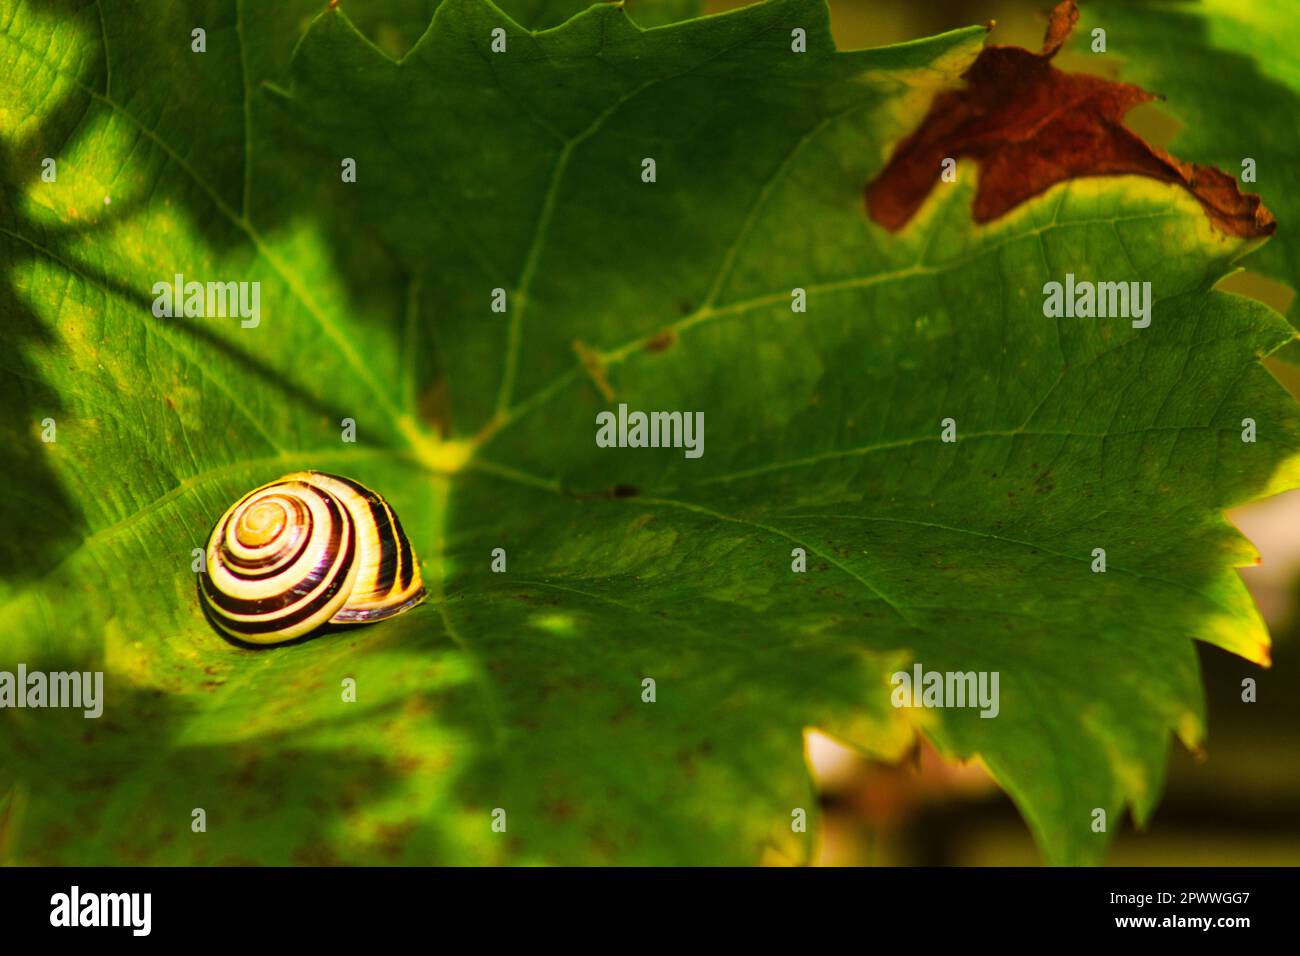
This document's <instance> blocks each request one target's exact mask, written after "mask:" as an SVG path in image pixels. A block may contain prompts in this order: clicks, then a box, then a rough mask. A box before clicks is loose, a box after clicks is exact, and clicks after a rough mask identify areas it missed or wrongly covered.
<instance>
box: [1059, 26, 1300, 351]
mask: <svg viewBox="0 0 1300 956" xmlns="http://www.w3.org/2000/svg"><path fill="white" fill-rule="evenodd" d="M1082 13H1083V20H1082V24H1081V29H1080V30H1079V32H1078V35H1077V39H1076V45H1077V46H1078V48H1079V49H1080V50H1085V51H1086V50H1090V49H1091V44H1092V37H1091V31H1092V30H1094V29H1097V28H1099V27H1100V28H1102V29H1104V30H1106V38H1107V50H1106V54H1105V57H1104V59H1106V60H1110V61H1112V62H1111V63H1109V64H1107V65H1109V66H1112V67H1113V69H1114V71H1115V72H1116V73H1118V74H1119V75H1120V76H1122V77H1123V79H1125V80H1126V81H1128V82H1130V83H1136V84H1138V85H1140V86H1143V87H1145V88H1146V89H1149V90H1152V91H1154V92H1157V93H1160V94H1162V95H1163V96H1164V97H1166V99H1165V102H1164V103H1163V104H1162V108H1164V109H1165V110H1167V111H1168V112H1169V113H1170V114H1171V115H1172V116H1173V117H1174V119H1176V120H1177V121H1178V124H1179V126H1178V130H1177V133H1176V134H1175V136H1174V138H1173V142H1172V146H1171V148H1172V149H1173V150H1174V151H1175V152H1176V153H1178V154H1179V156H1181V157H1183V158H1185V159H1189V160H1194V161H1196V162H1201V163H1208V164H1211V165H1214V166H1218V167H1219V168H1220V169H1223V170H1225V171H1227V172H1229V173H1231V174H1233V175H1236V176H1240V175H1242V173H1243V165H1242V164H1243V160H1246V159H1252V160H1254V161H1255V168H1254V177H1255V178H1254V179H1253V180H1248V181H1247V184H1246V185H1245V186H1244V188H1246V189H1249V190H1250V191H1252V192H1258V193H1259V194H1260V195H1261V196H1263V197H1264V201H1265V203H1266V204H1267V205H1268V207H1269V208H1270V209H1272V210H1273V212H1274V213H1276V214H1277V216H1278V218H1279V219H1280V220H1282V221H1283V222H1295V221H1296V216H1297V214H1300V198H1298V197H1300V169H1297V167H1296V163H1295V159H1294V157H1295V156H1296V154H1297V152H1298V151H1300V126H1297V124H1296V121H1295V117H1296V116H1297V114H1300V66H1297V64H1296V59H1295V56H1294V55H1293V49H1294V41H1295V37H1296V35H1295V22H1296V17H1297V15H1300V3H1296V2H1295V0H1272V2H1269V3H1235V2H1233V0H1197V2H1194V3H1193V2H1182V0H1179V2H1160V3H1156V2H1149V0H1143V2H1123V3H1120V2H1112V0H1095V2H1089V3H1087V4H1085V5H1084V7H1083V8H1082ZM1100 59H1102V58H1098V57H1094V60H1098V61H1100ZM1249 266H1250V268H1251V269H1253V270H1257V271H1259V272H1260V273H1262V274H1264V275H1267V276H1269V277H1271V278H1273V279H1276V280H1278V281H1280V282H1284V283H1286V284H1287V285H1289V286H1290V287H1291V288H1292V289H1293V290H1295V289H1300V241H1297V239H1296V237H1295V235H1294V234H1293V233H1291V232H1290V231H1289V230H1287V229H1286V228H1283V229H1282V230H1281V231H1280V232H1279V233H1278V235H1277V238H1276V239H1274V240H1273V241H1271V242H1269V243H1267V244H1266V245H1265V247H1264V248H1262V249H1261V250H1260V251H1259V253H1258V254H1257V255H1254V256H1252V257H1251V259H1250V261H1249ZM1295 315H1296V312H1295V304H1294V300H1292V308H1291V317H1292V321H1295ZM1285 352H1286V355H1287V357H1288V358H1290V359H1292V360H1294V359H1295V358H1296V357H1298V356H1300V350H1298V349H1297V348H1295V347H1294V346H1293V347H1291V348H1288V349H1286V350H1285Z"/></svg>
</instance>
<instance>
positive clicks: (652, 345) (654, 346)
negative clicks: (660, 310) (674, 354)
mask: <svg viewBox="0 0 1300 956" xmlns="http://www.w3.org/2000/svg"><path fill="white" fill-rule="evenodd" d="M676 344H677V330H676V329H664V330H663V331H662V332H660V333H659V334H657V335H652V336H651V337H650V338H648V339H646V340H645V350H646V351H647V352H665V351H667V350H668V349H670V348H672V347H673V346H674V345H676Z"/></svg>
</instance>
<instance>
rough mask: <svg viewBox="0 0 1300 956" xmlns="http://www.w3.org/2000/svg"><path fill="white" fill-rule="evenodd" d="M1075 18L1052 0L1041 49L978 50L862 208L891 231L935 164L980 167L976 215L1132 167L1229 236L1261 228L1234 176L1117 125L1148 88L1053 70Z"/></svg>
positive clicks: (928, 181) (1266, 221)
mask: <svg viewBox="0 0 1300 956" xmlns="http://www.w3.org/2000/svg"><path fill="white" fill-rule="evenodd" d="M1078 18H1079V12H1078V9H1077V8H1076V7H1075V5H1074V0H1063V2H1061V3H1059V4H1057V6H1056V8H1055V9H1054V10H1053V11H1052V13H1051V16H1050V18H1049V21H1048V25H1047V35H1046V37H1045V38H1044V41H1043V51H1042V52H1041V53H1033V52H1031V51H1029V50H1024V49H1021V48H1020V47H1011V46H996V45H989V46H986V47H985V48H984V49H983V50H982V51H980V54H979V56H978V57H977V58H976V59H975V62H974V63H973V64H972V65H971V67H970V69H969V70H967V71H966V73H965V74H964V75H963V77H962V79H963V80H965V84H964V85H963V86H962V87H961V88H960V89H957V90H951V91H949V92H946V93H941V94H939V96H937V97H936V98H935V100H934V103H933V104H932V105H931V107H930V111H929V113H928V114H927V115H926V117H925V119H924V120H922V121H921V125H920V126H919V127H918V128H917V129H916V130H915V131H914V132H913V133H912V134H911V135H910V136H908V137H907V138H906V139H904V140H903V141H902V142H901V143H899V144H898V146H897V147H895V149H894V152H893V155H892V156H890V158H889V162H888V163H887V164H886V165H885V168H884V169H883V170H882V171H881V172H880V174H879V175H878V176H877V177H876V178H875V179H874V180H873V181H872V182H871V183H869V184H868V185H867V191H866V202H867V213H868V215H870V216H871V218H872V219H873V220H875V221H876V222H878V223H880V225H882V226H884V227H885V228H886V229H889V230H890V231H897V230H898V229H901V228H902V227H903V226H904V225H906V224H907V222H908V221H909V220H910V219H911V218H912V216H914V215H915V214H916V212H917V210H918V209H920V208H921V204H922V203H923V202H924V201H925V199H926V197H927V196H929V194H930V190H931V189H933V188H934V185H935V183H936V182H937V181H938V178H939V174H940V171H941V164H942V161H943V160H944V159H945V158H948V157H952V158H958V157H968V158H971V159H974V160H975V161H976V162H978V163H979V166H980V177H979V188H978V190H977V192H976V194H975V202H974V207H973V209H972V215H973V217H974V219H975V221H976V222H981V223H983V222H989V221H990V220H993V219H997V218H998V217H999V216H1002V215H1004V214H1006V213H1007V212H1009V211H1011V210H1012V209H1014V208H1015V207H1016V206H1018V205H1020V204H1021V203H1023V202H1025V201H1026V200H1028V199H1031V198H1033V197H1034V196H1037V195H1039V194H1040V193H1042V192H1044V191H1046V190H1047V189H1048V188H1049V187H1051V186H1054V185H1056V184H1057V183H1060V182H1065V181H1066V180H1070V179H1076V178H1079V177H1082V176H1121V175H1137V176H1146V177H1149V178H1151V179H1155V180H1157V181H1159V182H1163V183H1172V184H1175V185H1178V186H1182V187H1183V188H1184V189H1186V190H1187V191H1188V192H1189V193H1191V194H1192V195H1193V196H1195V197H1196V199H1197V200H1198V201H1199V202H1200V203H1201V205H1202V206H1203V207H1204V208H1205V211H1206V213H1207V214H1208V215H1209V217H1210V221H1211V222H1212V223H1214V225H1215V226H1217V227H1218V228H1219V229H1220V230H1222V231H1223V232H1226V233H1228V234H1229V235H1233V236H1242V237H1247V238H1249V237H1254V236H1266V235H1270V234H1271V233H1272V232H1273V230H1274V229H1275V228H1276V222H1275V221H1274V219H1273V215H1272V213H1270V212H1269V211H1268V210H1267V209H1265V208H1264V206H1263V204H1262V203H1261V202H1260V198H1259V197H1258V196H1256V195H1253V194H1249V193H1242V192H1241V191H1240V190H1239V189H1238V188H1237V181H1236V180H1235V179H1234V178H1232V177H1231V176H1229V175H1227V174H1226V173H1222V172H1220V171H1219V170H1217V169H1214V168H1213V167H1210V166H1201V165H1199V164H1196V163H1186V162H1183V161H1182V160H1180V159H1177V158H1175V157H1174V156H1171V155H1170V154H1169V153H1167V152H1165V151H1164V150H1161V149H1156V148H1154V147H1152V146H1149V145H1148V144H1147V143H1146V142H1144V141H1143V140H1142V138H1141V137H1140V136H1138V135H1137V134H1135V133H1133V132H1132V131H1131V130H1129V129H1127V128H1126V127H1125V126H1124V125H1123V119H1124V115H1125V114H1126V113H1128V111H1129V110H1131V109H1132V108H1133V107H1135V106H1137V105H1138V104H1140V103H1145V102H1147V101H1149V100H1151V99H1153V98H1154V97H1153V96H1152V94H1150V93H1148V92H1146V91H1145V90H1143V89H1141V88H1140V87H1137V86H1133V85H1132V84H1129V83H1115V82H1113V81H1111V80H1107V79H1104V78H1102V77H1098V76H1089V75H1087V74H1083V73H1064V72H1062V71H1060V70H1058V69H1056V68H1055V67H1054V66H1052V63H1051V60H1052V57H1053V56H1055V55H1056V52H1057V51H1058V50H1059V49H1060V48H1061V45H1062V44H1063V43H1064V42H1065V41H1066V39H1067V38H1068V37H1069V35H1070V32H1071V31H1072V30H1073V29H1074V25H1075V23H1076V22H1077V21H1078Z"/></svg>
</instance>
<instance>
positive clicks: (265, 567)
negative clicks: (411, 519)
mask: <svg viewBox="0 0 1300 956" xmlns="http://www.w3.org/2000/svg"><path fill="white" fill-rule="evenodd" d="M199 593H200V595H201V598H202V600H203V603H204V605H205V606H206V608H207V611H208V615H209V617H210V618H211V620H212V622H213V623H214V624H216V625H217V626H218V627H219V628H221V629H222V630H223V631H225V632H226V633H228V634H230V635H232V636H233V637H236V638H238V639H240V640H242V641H248V642H250V643H254V644H278V643H280V642H282V641H290V640H293V639H294V638H296V637H301V636H302V635H304V634H307V633H309V632H310V631H313V630H315V629H316V628H317V627H320V626H321V625H322V624H324V623H326V622H327V621H328V622H330V623H333V624H366V623H369V622H371V621H381V620H383V619H384V618H387V617H392V616H393V615H395V614H400V613H402V612H403V611H405V610H408V609H410V608H412V607H414V606H415V605H417V604H419V603H420V602H421V601H423V600H424V582H423V581H422V580H421V579H420V566H419V562H418V561H417V560H416V557H415V553H414V551H413V550H412V549H411V543H410V541H408V540H407V537H406V534H405V532H403V531H402V525H401V522H399V521H398V520H397V515H396V514H394V513H393V509H392V508H390V507H389V506H388V502H386V501H385V500H384V499H383V497H381V496H380V495H379V494H377V493H375V492H373V491H371V490H370V489H369V488H366V487H365V486H363V485H361V484H358V483H357V482H355V481H352V480H351V479H349V478H342V477H339V476H338V475H327V474H324V473H322V472H319V471H299V472H294V473H293V474H291V475H285V476H284V477H283V478H280V479H277V480H276V481H273V482H271V483H270V484H266V485H262V486H261V487H260V488H255V489H253V490H252V491H250V492H249V493H248V494H246V495H244V497H242V498H240V499H239V500H238V501H237V502H235V504H234V505H233V506H232V507H231V508H230V510H228V511H227V512H226V513H225V514H224V515H222V516H221V519H220V520H219V521H218V522H217V524H216V527H214V528H213V529H212V536H211V537H210V538H209V539H208V548H207V561H206V570H205V571H204V572H203V573H202V574H200V575H199Z"/></svg>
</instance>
